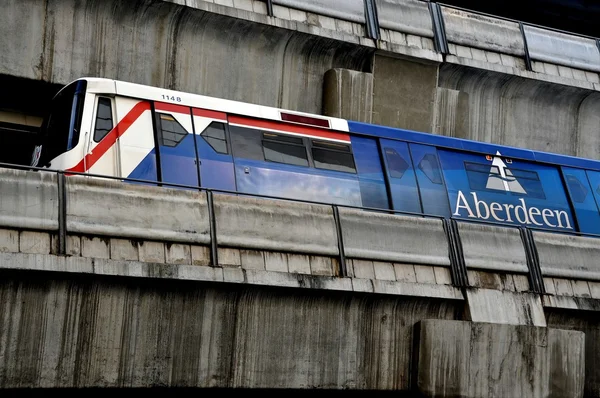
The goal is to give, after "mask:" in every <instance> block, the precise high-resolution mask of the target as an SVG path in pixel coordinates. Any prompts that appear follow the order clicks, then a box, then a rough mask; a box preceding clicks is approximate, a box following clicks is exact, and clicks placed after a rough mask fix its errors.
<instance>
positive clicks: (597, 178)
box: [586, 170, 600, 234]
mask: <svg viewBox="0 0 600 398" xmlns="http://www.w3.org/2000/svg"><path fill="white" fill-rule="evenodd" d="M586 174H587V177H588V181H589V182H590V188H591V190H592V194H593V195H594V199H595V200H596V209H597V210H598V211H600V172H598V171H591V170H586ZM598 214H600V213H596V215H595V217H598ZM596 220H597V218H596ZM589 232H591V233H594V234H600V222H599V221H596V223H595V224H594V225H593V227H592V228H590V231H589Z"/></svg>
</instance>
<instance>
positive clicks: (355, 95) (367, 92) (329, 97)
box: [323, 68, 373, 123]
mask: <svg viewBox="0 0 600 398" xmlns="http://www.w3.org/2000/svg"><path fill="white" fill-rule="evenodd" d="M323 114H324V115H327V116H333V117H339V118H346V119H350V120H355V121H358V122H365V123H371V120H372V118H373V74H372V73H365V72H358V71H353V70H348V69H341V68H336V69H331V70H328V71H327V73H325V78H324V86H323Z"/></svg>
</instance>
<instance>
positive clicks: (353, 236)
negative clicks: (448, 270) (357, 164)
mask: <svg viewBox="0 0 600 398" xmlns="http://www.w3.org/2000/svg"><path fill="white" fill-rule="evenodd" d="M367 214H368V215H367ZM340 224H341V226H342V236H343V238H344V248H345V252H346V255H347V256H348V257H352V258H363V259H369V260H379V261H392V262H400V263H408V264H430V265H444V266H449V265H450V258H449V255H448V240H447V238H446V234H445V232H444V227H443V224H442V222H441V220H438V219H428V218H419V217H411V216H401V215H391V214H381V213H375V212H369V213H366V212H365V211H362V210H356V209H345V208H341V209H340Z"/></svg>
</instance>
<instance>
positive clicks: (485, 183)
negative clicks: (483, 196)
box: [465, 162, 506, 193]
mask: <svg viewBox="0 0 600 398" xmlns="http://www.w3.org/2000/svg"><path fill="white" fill-rule="evenodd" d="M465 170H466V172H467V179H468V180H469V186H470V187H471V189H473V190H476V191H485V190H490V189H491V190H494V191H499V193H501V192H502V193H503V192H505V191H506V189H505V188H504V178H503V177H502V175H501V174H500V169H499V168H498V167H497V166H491V165H489V164H481V163H470V162H465Z"/></svg>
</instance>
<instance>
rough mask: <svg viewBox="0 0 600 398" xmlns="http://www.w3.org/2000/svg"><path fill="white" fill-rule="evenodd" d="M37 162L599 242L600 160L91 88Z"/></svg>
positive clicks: (79, 86) (59, 117)
mask: <svg viewBox="0 0 600 398" xmlns="http://www.w3.org/2000/svg"><path fill="white" fill-rule="evenodd" d="M43 131H44V138H43V140H42V142H41V143H40V145H39V146H38V147H37V148H36V150H35V152H34V156H33V160H32V165H38V166H46V167H51V168H55V169H62V170H69V171H74V172H80V173H91V174H101V175H111V176H117V177H129V178H140V179H144V180H148V181H154V182H167V183H176V184H185V185H189V186H201V187H204V188H211V189H217V190H226V191H237V192H242V193H248V194H257V195H265V196H275V197H282V198H294V199H303V200H308V201H317V202H326V203H333V204H339V205H349V206H359V207H367V208H377V209H385V210H393V211H397V212H406V213H411V214H423V215H436V216H441V217H446V218H457V219H464V220H476V221H479V222H490V223H500V224H508V225H517V226H525V227H529V228H537V229H546V230H553V231H563V232H577V233H585V234H600V211H599V209H600V208H599V206H598V203H599V200H600V162H597V161H594V160H589V159H581V158H575V157H569V156H562V155H557V154H550V153H544V152H537V151H531V150H527V149H520V148H513V147H507V146H501V145H493V144H487V143H481V142H475V141H469V140H462V139H456V138H449V137H443V136H439V135H433V134H425V133H418V132H414V131H407V130H402V129H396V128H390V127H385V126H378V125H373V124H366V123H358V122H352V121H347V120H343V119H336V118H329V117H324V116H320V115H310V114H305V113H300V112H291V111H286V110H281V109H275V108H270V107H264V106H258V105H252V104H247V103H241V102H234V101H227V100H222V99H216V98H210V97H204V96H199V95H193V94H188V93H181V92H175V91H169V90H163V89H159V88H154V87H148V86H141V85H135V84H131V83H126V82H119V81H114V80H108V79H95V78H89V79H79V80H77V81H75V82H73V83H72V84H70V85H68V86H67V87H65V88H64V89H63V90H62V91H61V92H60V93H59V94H58V95H57V97H56V98H55V100H54V102H53V105H52V111H51V113H50V115H49V117H48V118H47V120H46V121H45V123H44V126H43Z"/></svg>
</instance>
